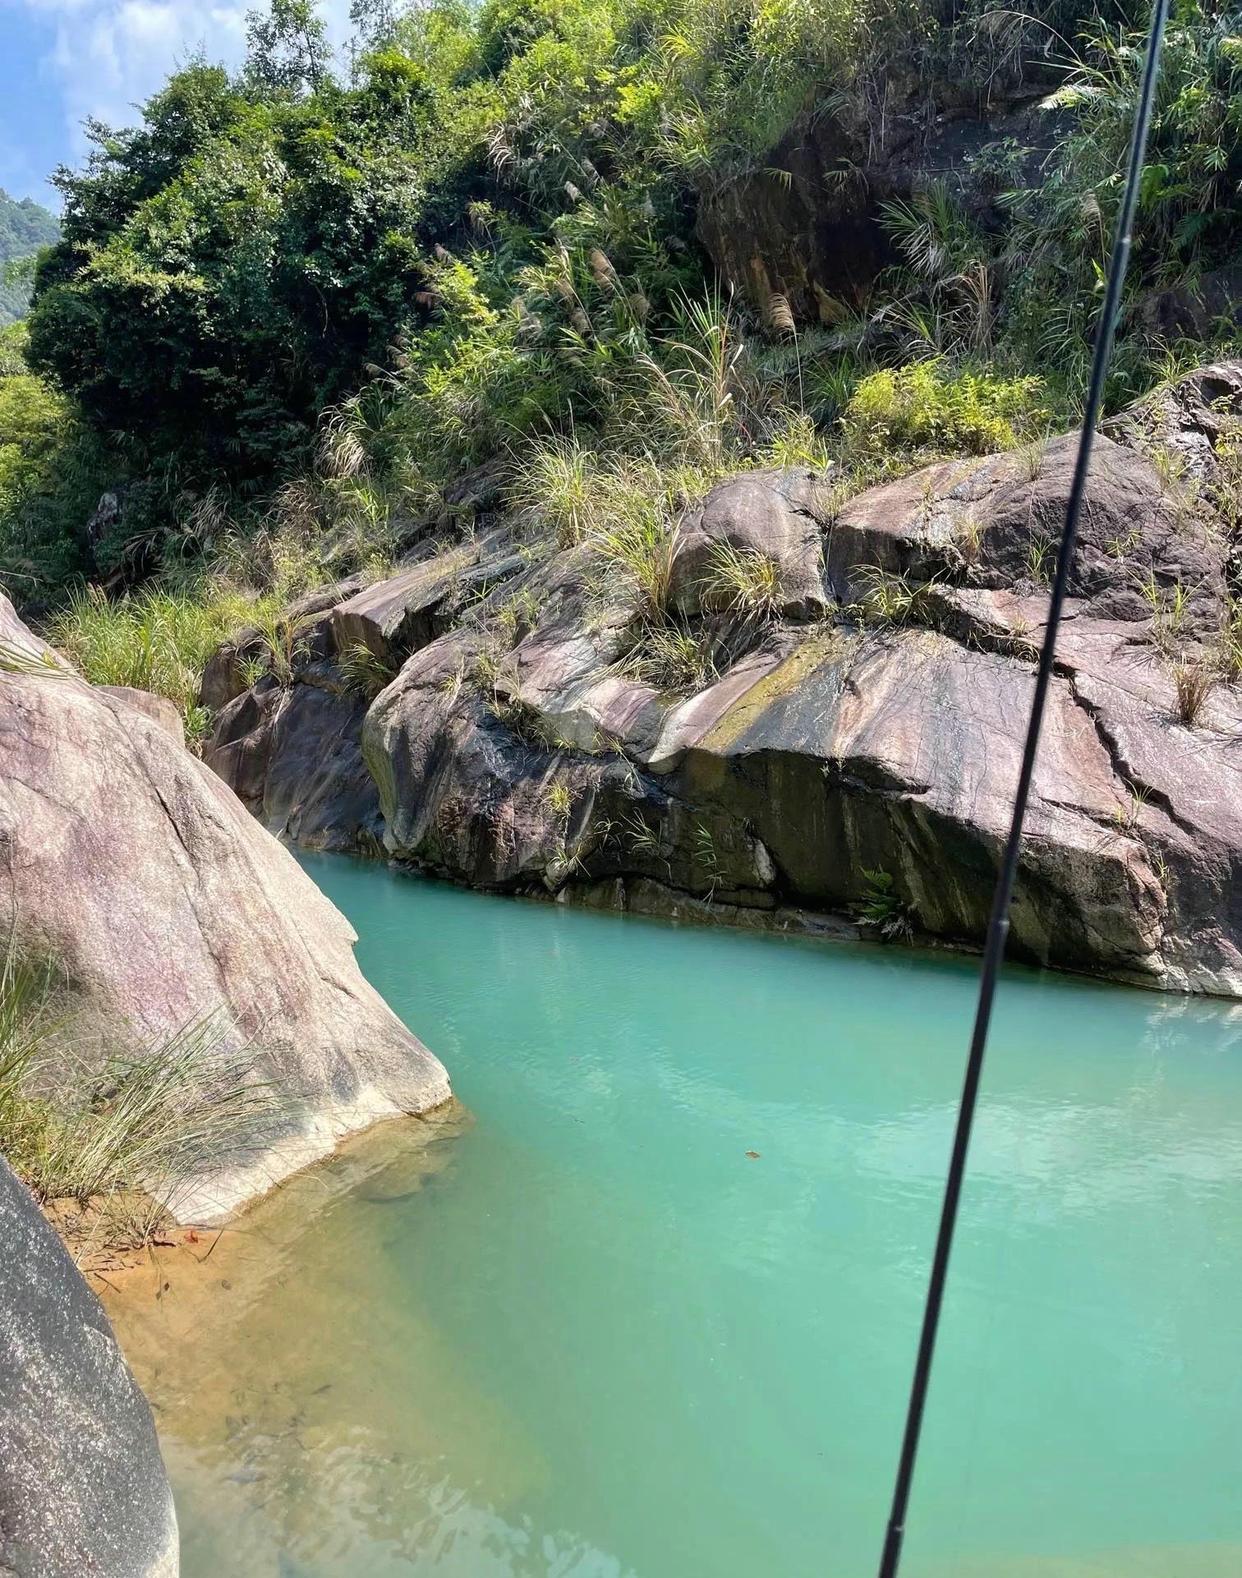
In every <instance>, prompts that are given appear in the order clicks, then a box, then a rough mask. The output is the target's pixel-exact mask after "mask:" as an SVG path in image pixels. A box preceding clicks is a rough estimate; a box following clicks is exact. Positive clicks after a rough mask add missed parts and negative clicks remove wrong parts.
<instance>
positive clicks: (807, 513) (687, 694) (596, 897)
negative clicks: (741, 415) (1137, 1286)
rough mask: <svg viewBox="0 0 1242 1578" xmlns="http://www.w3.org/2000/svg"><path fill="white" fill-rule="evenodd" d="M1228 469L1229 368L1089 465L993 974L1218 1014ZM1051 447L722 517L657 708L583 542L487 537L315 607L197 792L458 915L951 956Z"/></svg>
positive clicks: (709, 536)
mask: <svg viewBox="0 0 1242 1578" xmlns="http://www.w3.org/2000/svg"><path fill="white" fill-rule="evenodd" d="M1240 432H1242V364H1237V363H1229V364H1222V365H1220V366H1215V367H1211V368H1206V369H1201V370H1200V371H1199V372H1198V373H1196V374H1194V375H1192V376H1191V377H1189V378H1187V379H1184V380H1183V381H1182V382H1181V383H1179V384H1177V385H1175V386H1173V387H1172V388H1170V389H1168V390H1165V391H1163V392H1161V394H1160V395H1158V396H1157V397H1155V398H1153V399H1152V400H1150V401H1148V402H1146V403H1145V404H1143V405H1141V406H1139V407H1136V408H1135V409H1133V410H1131V411H1129V412H1127V413H1125V414H1124V415H1123V416H1122V417H1120V418H1118V419H1115V420H1114V421H1113V422H1112V423H1111V424H1110V425H1109V427H1108V429H1107V431H1106V433H1105V434H1104V435H1102V436H1101V437H1100V438H1099V440H1098V443H1097V448H1096V457H1095V461H1094V463H1093V467H1092V473H1091V479H1090V486H1089V491H1088V500H1087V507H1086V510H1085V512H1084V519H1083V526H1082V538H1081V543H1080V547H1079V552H1078V555H1077V560H1076V564H1075V570H1074V575H1073V580H1072V583H1071V587H1070V602H1069V606H1068V609H1067V612H1066V618H1065V623H1064V625H1063V628H1062V636H1061V641H1060V646H1059V656H1058V666H1057V673H1056V677H1055V681H1054V684H1053V688H1052V694H1051V696H1050V700H1049V709H1048V720H1047V725H1046V728H1045V733H1044V739H1043V745H1042V749H1041V754H1040V760H1039V767H1038V771H1037V773H1036V778H1035V786H1034V796H1033V800H1032V804H1031V809H1030V815H1029V819H1028V823H1027V832H1028V837H1027V843H1026V849H1025V852H1024V857H1023V864H1022V872H1021V875H1020V878H1019V883H1018V890H1017V894H1016V900H1015V906H1014V914H1013V925H1012V946H1013V951H1014V953H1015V954H1016V955H1017V956H1019V957H1022V958H1025V959H1028V960H1031V961H1035V962H1039V963H1045V964H1051V965H1055V966H1059V967H1062V968H1066V969H1072V970H1081V971H1087V972H1092V973H1098V974H1102V975H1106V976H1112V977H1116V978H1120V979H1127V980H1133V981H1138V982H1142V983H1144V984H1147V985H1152V986H1159V987H1165V988H1169V989H1177V990H1194V991H1205V992H1216V993H1224V994H1230V995H1239V994H1242V884H1240V883H1239V881H1238V878H1239V874H1240V873H1239V868H1240V865H1242V771H1240V769H1242V750H1240V747H1239V732H1238V726H1239V722H1240V721H1242V696H1240V694H1239V691H1238V689H1237V687H1236V685H1235V683H1234V681H1233V675H1234V673H1235V672H1236V668H1235V667H1234V666H1231V660H1230V659H1229V657H1228V653H1227V649H1228V646H1229V642H1230V640H1231V639H1232V640H1233V641H1234V642H1235V643H1236V639H1237V635H1238V628H1237V621H1236V618H1235V614H1234V611H1233V610H1234V591H1235V582H1236V579H1237V564H1236V562H1235V548H1236V544H1235V536H1236V520H1237V514H1236V512H1235V510H1234V504H1236V495H1237V488H1238V474H1239V470H1240V469H1242V468H1239V466H1238V462H1237V459H1236V456H1237V453H1238V446H1239V437H1238V435H1239V433H1240ZM1075 442H1076V440H1075V436H1074V435H1066V436H1064V437H1061V438H1056V439H1052V440H1050V441H1049V442H1047V443H1045V444H1042V445H1036V446H1029V447H1028V448H1026V449H1024V450H1022V451H1019V452H1014V453H1010V454H1001V455H993V456H988V457H984V458H982V459H970V460H961V461H953V462H948V463H945V464H938V465H932V466H929V467H926V468H924V469H923V470H921V471H918V472H916V473H914V474H913V475H910V476H906V477H903V478H901V479H899V480H897V481H894V482H889V483H885V484H883V485H882V486H879V487H875V488H872V489H869V490H868V491H866V492H865V493H863V494H861V495H859V496H858V497H855V498H853V499H852V500H850V501H849V503H848V504H846V505H845V506H844V507H843V508H841V509H835V508H834V507H833V505H832V502H831V494H830V491H829V490H828V489H827V488H826V487H825V486H824V485H823V479H822V478H819V477H816V476H815V475H813V474H810V473H805V472H782V473H749V474H746V475H743V476H739V477H737V478H734V479H731V480H726V481H724V482H722V483H721V484H720V485H719V486H717V487H716V488H715V489H714V490H713V491H712V492H711V494H709V496H708V497H707V498H706V499H705V500H703V501H702V502H701V503H699V504H695V505H692V506H690V507H688V508H687V509H686V510H685V511H684V513H683V515H682V517H681V519H680V520H679V522H678V523H677V525H676V527H675V531H674V536H673V541H672V544H671V548H672V552H671V565H670V576H669V587H668V603H667V608H666V610H665V614H664V618H665V619H666V621H667V623H668V626H669V628H670V629H672V630H674V631H675V632H676V633H677V634H678V635H679V636H684V637H686V638H687V639H688V640H689V642H690V643H691V644H692V645H694V644H696V643H697V644H698V647H699V648H700V649H702V650H703V651H705V652H709V653H711V654H712V656H713V662H714V665H715V671H714V672H708V673H707V674H706V675H704V676H702V677H700V678H699V679H698V680H696V681H693V682H688V683H687V684H686V685H685V686H684V687H681V688H673V689H669V688H662V687H661V685H660V684H657V683H653V682H652V679H651V677H650V673H649V672H648V669H647V667H645V666H644V664H643V663H642V662H641V661H636V655H637V656H638V657H639V658H641V648H642V643H643V640H644V639H645V638H646V637H649V635H650V630H649V628H646V635H645V634H644V629H645V627H644V617H645V616H644V614H643V611H642V606H641V599H640V598H639V596H638V593H637V590H636V588H635V587H633V586H632V585H631V584H630V583H629V582H628V581H627V579H626V577H625V576H623V575H620V574H617V573H603V574H601V572H600V563H599V559H598V554H597V552H596V550H595V549H593V548H592V546H591V545H590V544H589V543H587V544H579V545H577V546H570V547H564V546H561V545H558V544H557V543H556V542H555V540H554V538H553V537H552V536H551V535H550V534H548V533H544V534H542V535H540V534H539V533H538V531H537V530H536V531H535V532H534V534H533V535H532V532H531V528H530V523H529V521H527V522H525V523H523V522H521V521H504V520H503V519H500V520H497V519H494V518H493V519H487V520H485V521H483V522H481V523H480V529H479V530H478V531H477V532H476V534H475V536H474V537H473V538H471V539H469V540H467V541H465V542H462V541H460V540H458V541H433V542H429V543H426V544H423V545H422V546H420V548H419V549H418V551H417V553H416V554H415V555H414V556H413V557H412V559H411V562H410V563H408V564H407V565H405V566H404V567H402V569H401V570H400V572H399V574H398V575H397V576H396V577H395V578H394V579H392V580H390V581H388V582H385V583H383V584H382V585H381V586H378V587H370V588H367V589H366V590H365V592H363V593H361V594H360V593H359V591H358V589H357V587H356V586H353V585H351V586H348V587H344V588H342V589H341V595H340V596H339V597H336V598H333V597H332V596H331V595H327V596H324V597H321V598H320V599H319V602H318V607H317V609H316V610H315V611H313V612H311V613H309V614H307V615H305V616H302V617H301V619H300V624H299V629H300V631H301V642H300V656H299V658H298V659H297V661H296V662H295V665H294V670H293V673H292V676H291V682H290V683H286V684H284V685H281V684H278V683H277V681H276V680H275V678H273V677H268V678H266V679H264V680H262V681H261V682H260V683H259V685H257V686H256V687H254V688H253V689H250V690H246V691H243V692H241V693H240V694H238V695H236V696H234V697H233V699H231V700H230V701H229V702H228V703H227V705H225V706H224V708H223V710H222V711H221V712H220V714H219V717H218V720H217V724H216V728H215V733H214V737H213V739H212V741H211V743H210V745H209V747H208V750H207V759H208V761H209V762H210V763H211V764H212V765H213V766H214V767H215V768H216V770H217V771H219V772H220V773H221V774H222V775H223V776H224V778H225V779H226V781H228V782H230V783H232V784H233V785H234V786H235V787H236V788H237V789H238V792H239V794H241V795H242V796H243V798H244V799H245V800H246V801H247V803H248V804H249V805H250V806H251V807H252V808H253V809H254V810H255V811H256V812H257V813H258V814H259V815H260V816H261V817H262V818H263V819H264V820H265V821H266V822H267V823H268V825H269V826H271V827H272V828H273V829H274V830H277V831H280V832H283V833H285V834H287V835H290V836H292V837H295V838H302V839H304V840H306V841H308V842H312V843H317V844H321V845H327V846H330V847H341V848H361V849H368V850H372V851H373V850H375V849H376V848H377V847H378V846H382V847H383V849H384V850H386V851H387V852H388V853H389V854H390V855H392V856H394V857H396V858H397V859H399V860H402V861H408V862H411V863H413V864H416V865H418V866H420V867H423V868H425V869H428V870H430V871H433V872H437V873H440V874H443V875H446V876H449V877H452V878H454V879H456V880H460V881H464V882H469V883H472V884H475V885H478V886H482V887H488V888H494V889H504V890H513V891H543V892H551V893H553V894H556V895H557V896H559V897H566V898H568V897H574V898H578V899H582V900H584V901H587V902H593V903H602V904H616V905H621V906H629V907H633V908H642V909H656V910H664V911H666V912H667V911H670V910H671V911H673V912H676V913H686V912H688V911H689V912H697V913H703V914H706V915H709V916H716V917H720V918H727V919H733V920H749V921H763V920H765V919H766V920H768V921H769V922H773V921H774V922H775V923H785V922H787V921H788V920H789V919H790V918H791V917H792V916H793V915H794V914H797V915H798V916H799V917H803V918H804V917H806V916H807V915H811V916H814V915H838V916H850V915H855V914H857V913H859V912H860V911H861V912H863V913H866V912H867V911H868V908H869V906H870V907H871V908H872V909H874V904H875V899H876V894H877V891H878V892H880V893H881V894H882V896H883V903H884V905H885V906H887V907H888V908H889V909H890V910H891V911H892V912H893V913H894V914H896V915H899V916H900V917H901V920H902V923H903V925H908V926H909V927H911V928H913V929H914V930H915V931H916V932H917V933H921V934H922V935H924V936H926V937H929V938H938V939H945V940H950V941H954V942H962V943H966V944H972V943H978V941H979V940H980V938H981V936H982V933H983V930H984V927H985V924H986V919H987V914H988V909H989V906H990V901H991V895H992V889H993V884H994V880H995V876H996V871H997V864H998V859H999V852H1000V847H1001V843H1002V840H1003V837H1004V833H1005V829H1006V826H1007V821H1008V815H1009V809H1010V802H1011V798H1012V794H1013V790H1014V785H1015V782H1016V777H1017V767H1018V758H1019V753H1020V750H1021V741H1022V735H1023V730H1024V727H1025V722H1026V715H1027V710H1028V707H1029V703H1030V698H1031V691H1032V683H1033V673H1034V655H1035V652H1036V650H1037V644H1038V642H1039V640H1040V638H1041V636H1042V631H1043V621H1044V617H1045V610H1046V605H1047V578H1048V575H1049V573H1050V571H1051V568H1052V552H1053V544H1054V541H1055V538H1056V536H1057V534H1058V533H1059V531H1060V527H1061V523H1062V520H1063V517H1064V510H1065V504H1066V499H1067V495H1068V490H1069V483H1070V477H1071V472H1072V466H1073V453H1074V447H1075ZM1231 501H1232V502H1231ZM722 551H727V552H729V553H732V554H733V556H734V562H735V563H736V562H737V561H738V560H739V559H740V560H741V562H743V563H744V564H747V565H751V566H754V567H757V568H758V569H759V570H760V571H761V572H762V574H761V575H759V576H758V577H757V580H758V581H759V582H760V583H761V585H762V587H763V597H764V602H763V607H762V609H761V611H760V613H759V614H758V615H757V614H756V613H755V611H754V609H753V608H752V609H750V610H741V611H739V609H738V607H737V606H736V605H728V604H727V603H724V602H722V601H721V599H720V598H719V597H718V596H716V595H715V593H714V592H713V589H712V587H711V585H710V576H709V574H708V567H709V566H710V565H711V564H712V563H713V562H716V559H715V556H717V555H718V554H719V553H720V552H722ZM463 574H467V575H468V576H469V577H470V588H471V595H470V596H469V597H461V596H460V595H455V592H458V593H459V592H460V582H461V577H462V575H463ZM346 638H348V641H349V642H350V643H352V644H353V646H354V647H355V648H356V645H357V644H358V643H359V642H362V643H363V644H365V645H366V646H367V647H368V648H369V649H370V650H371V651H373V652H375V653H377V654H379V655H381V656H382V658H383V662H384V663H385V664H386V665H387V668H386V670H384V671H383V672H382V673H381V676H380V682H381V684H382V688H379V690H378V694H374V695H371V696H368V695H365V694H360V693H359V690H358V688H357V686H356V685H354V684H352V683H351V682H350V680H349V678H348V673H347V671H348V662H347V654H348V652H349V650H350V648H349V647H348V646H347V645H346V644H345V642H346ZM1234 655H1235V656H1236V646H1235V649H1234ZM384 679H388V682H387V683H382V681H383V680H384Z"/></svg>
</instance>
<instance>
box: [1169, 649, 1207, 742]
mask: <svg viewBox="0 0 1242 1578" xmlns="http://www.w3.org/2000/svg"><path fill="white" fill-rule="evenodd" d="M1215 684H1216V675H1215V674H1214V673H1213V672H1212V670H1211V668H1210V667H1209V666H1208V665H1207V664H1206V663H1203V662H1199V661H1195V660H1191V661H1188V662H1183V663H1175V664H1174V665H1173V688H1174V692H1175V695H1176V698H1177V699H1176V716H1177V721H1178V722H1179V723H1184V724H1186V725H1187V726H1188V727H1193V726H1194V725H1195V724H1197V723H1198V722H1199V720H1200V718H1201V717H1202V716H1203V709H1204V707H1205V706H1206V705H1207V699H1208V697H1209V696H1210V695H1211V694H1212V688H1213V686H1214V685H1215Z"/></svg>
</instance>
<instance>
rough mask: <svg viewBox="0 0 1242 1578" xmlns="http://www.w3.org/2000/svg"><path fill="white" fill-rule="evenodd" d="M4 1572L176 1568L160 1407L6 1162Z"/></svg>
mask: <svg viewBox="0 0 1242 1578" xmlns="http://www.w3.org/2000/svg"><path fill="white" fill-rule="evenodd" d="M0 1241H3V1244H4V1276H3V1278H0V1573H4V1574H5V1575H6V1578H86V1575H88V1574H89V1575H90V1578H176V1575H177V1571H178V1560H177V1519H176V1515H175V1513H174V1511H173V1501H172V1492H171V1491H170V1490H169V1488H168V1480H167V1478H166V1476H165V1473H164V1465H163V1462H162V1461H161V1459H160V1451H159V1446H158V1443H157V1442H156V1438H155V1427H154V1425H153V1424H152V1422H151V1410H150V1409H149V1408H148V1406H147V1403H146V1399H145V1398H144V1397H143V1395H142V1393H141V1392H140V1391H139V1390H138V1387H137V1386H136V1385H135V1383H134V1378H133V1376H132V1375H131V1374H130V1372H129V1367H128V1366H127V1364H126V1363H125V1360H124V1358H123V1357H122V1356H121V1352H120V1349H119V1348H118V1347H117V1344H116V1339H115V1338H114V1337H113V1335H112V1328H111V1327H110V1326H109V1324H108V1319H107V1316H106V1315H105V1314H104V1312H103V1310H102V1308H101V1307H100V1304H99V1300H98V1299H97V1298H96V1297H95V1295H94V1294H93V1293H92V1292H91V1291H90V1289H89V1288H88V1287H87V1286H86V1283H85V1282H84V1281H83V1280H82V1277H81V1275H80V1274H79V1272H78V1270H77V1268H76V1267H75V1266H74V1264H73V1262H72V1261H71V1260H70V1258H69V1256H68V1254H67V1253H66V1251H65V1249H64V1246H63V1245H62V1244H61V1242H60V1240H59V1239H58V1238H57V1237H56V1234H55V1233H54V1232H53V1231H52V1229H51V1228H50V1227H49V1226H48V1224H47V1223H46V1222H45V1221H44V1219H43V1216H42V1214H41V1213H40V1211H39V1209H38V1207H37V1206H36V1205H35V1203H34V1201H33V1200H32V1199H31V1197H30V1195H29V1193H28V1192H27V1191H26V1189H25V1188H23V1186H22V1185H21V1184H20V1183H19V1182H18V1181H17V1179H16V1178H15V1177H14V1176H13V1174H12V1172H10V1170H9V1168H8V1166H7V1164H6V1163H5V1162H4V1161H3V1160H0Z"/></svg>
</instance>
